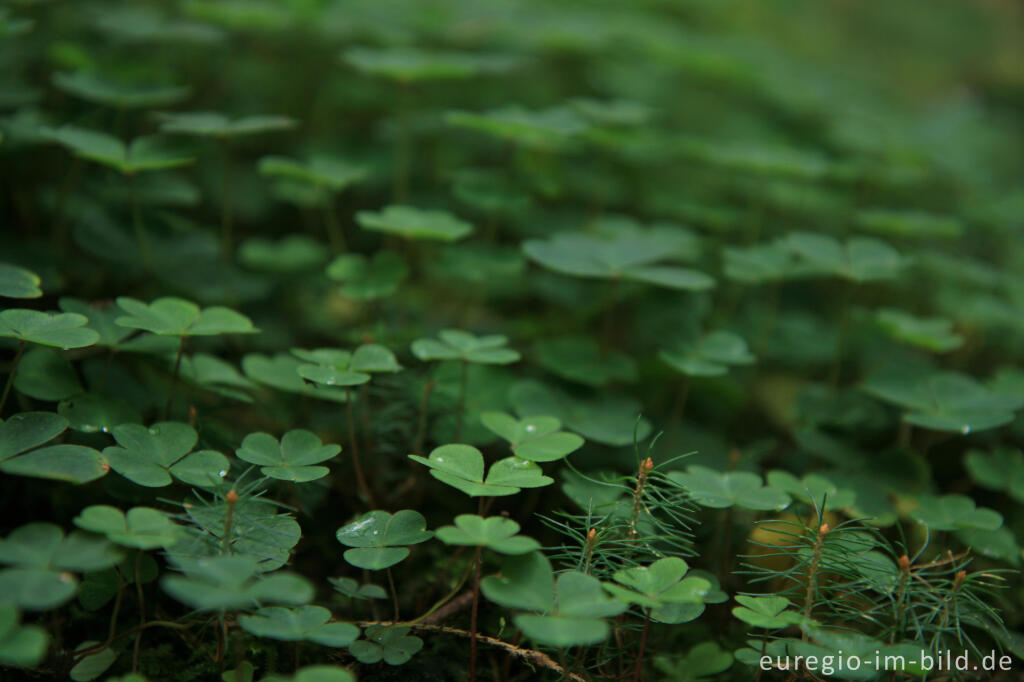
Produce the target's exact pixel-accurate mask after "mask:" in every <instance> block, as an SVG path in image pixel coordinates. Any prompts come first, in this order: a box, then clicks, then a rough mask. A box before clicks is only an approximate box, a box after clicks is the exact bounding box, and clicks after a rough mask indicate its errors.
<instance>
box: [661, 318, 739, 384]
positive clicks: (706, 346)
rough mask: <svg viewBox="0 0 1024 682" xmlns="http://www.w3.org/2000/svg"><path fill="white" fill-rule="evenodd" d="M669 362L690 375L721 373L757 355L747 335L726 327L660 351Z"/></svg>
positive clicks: (665, 360) (718, 374) (663, 358)
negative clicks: (727, 329)
mask: <svg viewBox="0 0 1024 682" xmlns="http://www.w3.org/2000/svg"><path fill="white" fill-rule="evenodd" d="M658 357H659V358H661V360H662V361H664V362H665V363H666V364H667V365H669V366H670V367H672V368H673V369H675V370H677V371H679V372H681V373H682V374H685V375H686V376H691V377H697V376H721V375H723V374H725V373H727V372H728V371H729V367H730V366H736V365H749V364H751V363H753V362H754V356H753V355H752V354H751V353H750V351H749V350H748V349H747V342H746V341H744V340H743V337H741V336H739V335H737V334H734V333H732V332H729V331H725V330H721V329H720V330H717V331H713V332H709V333H707V334H705V335H704V336H702V337H701V338H700V339H698V340H697V341H696V342H695V343H693V344H689V345H685V346H682V347H680V348H677V349H673V350H662V351H661V352H660V353H658Z"/></svg>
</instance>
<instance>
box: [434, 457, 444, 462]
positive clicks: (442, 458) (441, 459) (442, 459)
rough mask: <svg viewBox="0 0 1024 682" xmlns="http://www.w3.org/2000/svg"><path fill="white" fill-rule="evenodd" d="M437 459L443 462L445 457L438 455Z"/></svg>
mask: <svg viewBox="0 0 1024 682" xmlns="http://www.w3.org/2000/svg"><path fill="white" fill-rule="evenodd" d="M436 461H438V462H443V461H444V457H438V458H437V460H436Z"/></svg>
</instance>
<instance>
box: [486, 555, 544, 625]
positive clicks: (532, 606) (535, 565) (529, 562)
mask: <svg viewBox="0 0 1024 682" xmlns="http://www.w3.org/2000/svg"><path fill="white" fill-rule="evenodd" d="M554 586H555V576H554V572H553V571H552V570H551V562H550V561H548V558H547V557H546V556H544V555H543V554H542V553H541V552H530V553H529V554H522V555H516V556H512V557H509V558H508V559H506V560H505V562H504V563H503V564H502V566H501V573H500V575H497V576H488V577H486V578H484V579H483V580H482V581H481V582H480V589H481V591H482V592H483V593H484V596H485V597H487V598H488V599H489V600H490V601H492V602H494V603H495V604H499V605H501V606H505V607H508V608H512V609H522V610H526V611H541V612H546V611H550V610H551V609H552V608H554V605H555V598H554V594H553V590H554Z"/></svg>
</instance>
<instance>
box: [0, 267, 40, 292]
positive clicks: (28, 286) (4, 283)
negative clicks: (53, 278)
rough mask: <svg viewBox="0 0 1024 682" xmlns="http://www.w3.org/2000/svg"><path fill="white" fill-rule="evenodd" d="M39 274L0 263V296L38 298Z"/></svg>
mask: <svg viewBox="0 0 1024 682" xmlns="http://www.w3.org/2000/svg"><path fill="white" fill-rule="evenodd" d="M39 284H40V279H39V275H37V274H36V273H34V272H32V271H31V270H26V269H25V268H19V267H18V266H17V265H11V264H10V263H0V296H4V297H7V298H39V297H40V296H42V295H43V290H42V289H40V288H39Z"/></svg>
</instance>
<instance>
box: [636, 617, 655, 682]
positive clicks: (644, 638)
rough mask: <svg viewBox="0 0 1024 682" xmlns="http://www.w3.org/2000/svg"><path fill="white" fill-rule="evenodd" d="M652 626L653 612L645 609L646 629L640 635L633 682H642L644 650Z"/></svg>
mask: <svg viewBox="0 0 1024 682" xmlns="http://www.w3.org/2000/svg"><path fill="white" fill-rule="evenodd" d="M650 624H651V610H650V609H644V629H643V633H642V634H641V635H640V650H639V651H638V652H637V655H636V674H634V675H633V682H640V678H641V677H642V676H643V672H644V649H645V648H646V647H647V630H648V628H649V626H650Z"/></svg>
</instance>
